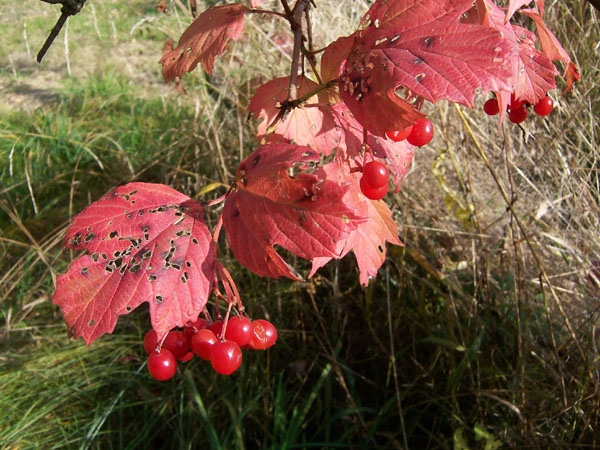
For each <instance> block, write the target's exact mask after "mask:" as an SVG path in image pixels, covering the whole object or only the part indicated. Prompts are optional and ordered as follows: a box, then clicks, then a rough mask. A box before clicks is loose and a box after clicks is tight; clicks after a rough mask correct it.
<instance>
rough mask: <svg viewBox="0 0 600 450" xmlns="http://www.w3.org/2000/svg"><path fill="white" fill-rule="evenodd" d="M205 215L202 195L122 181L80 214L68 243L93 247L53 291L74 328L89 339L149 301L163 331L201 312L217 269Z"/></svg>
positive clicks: (152, 315) (153, 318)
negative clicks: (198, 199) (197, 197)
mask: <svg viewBox="0 0 600 450" xmlns="http://www.w3.org/2000/svg"><path fill="white" fill-rule="evenodd" d="M202 215H203V209H202V207H201V206H200V204H199V203H197V202H195V201H193V200H192V199H190V198H189V197H187V196H186V195H184V194H181V193H179V192H177V191H175V190H174V189H172V188H170V187H168V186H164V185H161V184H150V183H130V184H127V185H125V186H121V187H118V188H117V189H115V190H114V191H113V192H112V193H111V194H109V195H106V196H105V197H103V198H102V199H100V200H98V201H97V202H95V203H93V204H91V205H90V206H89V207H87V208H86V209H85V210H83V211H82V212H81V213H80V214H78V215H77V216H76V217H75V219H74V220H73V224H72V225H71V226H70V227H69V229H68V231H67V235H66V238H65V246H66V247H69V248H73V249H80V250H87V252H88V254H86V255H84V256H81V257H79V258H78V259H76V260H75V261H74V262H73V264H72V265H71V266H70V267H69V270H68V271H67V273H65V274H63V275H60V276H59V277H58V280H57V288H56V292H55V293H54V297H53V299H52V301H53V303H54V304H56V305H59V306H60V307H61V308H62V311H63V316H64V319H65V322H66V323H67V326H68V328H69V331H70V334H71V335H73V336H75V337H79V336H82V337H83V339H84V340H85V342H86V344H88V345H89V344H91V343H92V342H93V341H94V340H95V339H96V338H98V337H99V336H101V335H102V334H104V333H111V332H112V331H113V330H114V328H115V325H116V323H117V319H118V317H119V315H122V314H128V313H130V312H131V311H133V310H134V309H135V308H137V307H138V306H139V305H140V304H142V303H143V302H148V303H149V305H150V318H151V322H152V327H153V328H154V330H155V331H156V333H157V334H158V336H159V337H162V336H163V335H165V334H166V333H167V332H168V331H169V330H170V329H172V328H173V327H176V326H179V327H182V326H184V325H185V324H186V323H187V322H188V321H189V320H195V319H196V318H197V317H198V314H199V313H200V311H201V310H202V309H203V308H204V306H205V304H206V301H207V299H208V295H209V293H210V289H211V283H212V280H213V271H214V268H213V251H212V249H211V235H210V232H209V230H208V228H207V227H206V225H205V224H204V221H203V217H202Z"/></svg>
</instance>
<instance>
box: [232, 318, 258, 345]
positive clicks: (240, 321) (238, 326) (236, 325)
mask: <svg viewBox="0 0 600 450" xmlns="http://www.w3.org/2000/svg"><path fill="white" fill-rule="evenodd" d="M251 337H252V323H251V322H250V319H248V318H247V317H243V316H235V317H232V318H231V319H229V321H228V322H227V329H226V330H225V339H228V340H230V341H233V342H235V343H236V344H237V345H239V346H240V347H241V346H243V345H246V344H247V343H248V342H249V341H250V338H251Z"/></svg>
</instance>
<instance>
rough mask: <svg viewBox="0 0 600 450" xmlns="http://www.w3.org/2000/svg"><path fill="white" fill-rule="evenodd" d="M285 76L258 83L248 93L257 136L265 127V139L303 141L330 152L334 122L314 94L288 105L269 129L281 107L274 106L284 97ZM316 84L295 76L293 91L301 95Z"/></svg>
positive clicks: (333, 145)
mask: <svg viewBox="0 0 600 450" xmlns="http://www.w3.org/2000/svg"><path fill="white" fill-rule="evenodd" d="M289 84H290V79H289V77H283V78H276V79H274V80H272V81H269V82H268V83H266V84H264V85H262V86H261V87H259V88H258V89H257V90H256V93H255V94H254V95H253V96H252V99H251V100H250V104H249V105H248V110H249V111H250V112H251V113H253V114H254V115H255V116H256V117H257V118H258V119H259V120H260V119H262V121H261V123H260V124H259V125H258V134H257V136H256V138H257V139H258V140H260V139H262V138H264V137H265V135H266V133H267V132H268V131H272V132H273V135H272V136H269V137H268V139H269V142H276V141H278V140H281V139H282V138H283V139H285V140H287V141H289V142H293V143H294V144H298V145H306V146H308V147H311V148H312V149H313V150H316V151H317V152H319V153H322V154H324V155H326V156H328V155H330V154H331V153H332V151H333V150H335V148H336V147H337V145H338V142H339V138H336V136H339V132H338V131H337V130H335V123H334V121H333V117H332V115H331V110H330V107H329V103H328V102H327V100H326V99H322V100H321V103H319V101H320V100H319V98H318V96H316V95H315V96H314V97H312V98H311V99H309V100H307V102H306V103H305V104H303V105H300V106H298V107H296V108H294V109H292V110H291V111H290V112H289V113H288V114H287V116H286V117H285V118H284V120H281V121H280V122H279V123H278V124H277V126H276V127H275V129H274V130H269V126H270V124H271V123H272V122H273V120H275V118H276V117H277V115H278V114H279V113H280V111H281V109H280V108H278V106H279V105H280V104H281V103H282V102H283V101H285V100H287V98H288V87H289ZM318 87H319V85H318V84H317V83H315V82H314V81H312V80H310V79H308V78H306V77H304V76H299V77H298V82H297V95H298V97H301V96H303V95H305V94H308V93H310V92H312V91H314V90H315V89H317V88H318Z"/></svg>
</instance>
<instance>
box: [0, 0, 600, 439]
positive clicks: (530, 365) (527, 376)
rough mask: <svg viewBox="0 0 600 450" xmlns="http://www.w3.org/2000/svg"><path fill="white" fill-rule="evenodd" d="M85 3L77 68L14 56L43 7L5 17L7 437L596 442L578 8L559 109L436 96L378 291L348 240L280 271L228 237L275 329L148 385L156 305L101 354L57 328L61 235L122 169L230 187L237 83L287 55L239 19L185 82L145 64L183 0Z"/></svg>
mask: <svg viewBox="0 0 600 450" xmlns="http://www.w3.org/2000/svg"><path fill="white" fill-rule="evenodd" d="M13 3H15V2H13ZM88 3H90V2H88ZM92 3H94V5H95V6H94V7H95V12H94V14H95V16H96V22H97V23H96V25H97V27H96V26H95V25H94V17H93V14H92V11H91V8H88V5H87V4H86V8H85V9H84V11H83V12H82V13H81V15H79V16H76V17H75V18H73V20H72V23H71V25H70V28H69V41H68V43H69V49H70V54H69V58H70V59H69V63H70V68H71V76H69V74H68V70H67V67H66V57H65V54H64V50H63V48H64V41H63V35H61V36H60V37H59V39H58V40H57V42H56V43H55V46H54V47H53V48H52V49H51V51H50V52H49V54H48V55H47V60H46V61H45V63H44V64H43V65H42V66H39V67H38V66H36V65H35V64H32V63H31V62H30V61H29V62H28V59H27V57H26V55H27V51H26V48H25V42H24V38H23V28H22V23H23V21H27V33H28V42H29V46H30V48H31V49H30V50H31V53H35V51H37V45H38V44H39V43H40V42H41V41H42V40H43V39H44V38H45V33H47V31H48V30H49V28H50V27H51V26H52V25H53V22H54V20H55V14H54V9H52V7H51V6H50V5H44V8H41V7H39V6H38V5H37V2H34V1H29V2H23V6H21V7H13V8H12V10H11V11H10V14H7V15H3V17H2V18H1V19H0V35H2V36H3V38H4V37H6V42H7V45H4V46H3V47H2V49H0V87H2V88H3V89H2V90H1V91H0V104H2V105H3V106H1V107H0V314H1V315H0V317H1V318H0V323H2V325H3V328H2V330H0V331H2V335H1V336H0V338H1V340H0V447H2V448H8V449H20V450H21V449H30V448H31V449H34V448H44V449H46V448H91V449H105V448H109V449H112V448H115V449H117V448H119V449H121V448H131V449H133V448H166V449H171V448H172V449H181V448H214V449H219V448H223V449H229V448H248V449H253V448H271V449H283V448H286V449H300V448H364V449H371V448H390V449H392V448H394V449H395V448H403V447H404V446H405V445H408V447H409V448H424V449H425V448H430V449H437V448H440V449H446V448H454V449H464V448H469V449H479V448H481V449H484V448H485V449H492V448H499V447H500V446H502V447H501V448H526V447H535V448H561V447H562V448H578V447H583V448H586V447H594V446H597V445H598V442H597V431H596V430H597V428H598V426H599V425H600V423H599V420H598V411H599V409H598V402H599V400H600V397H599V396H598V380H597V373H596V372H597V370H596V367H597V362H598V357H599V353H598V350H597V343H596V341H597V339H596V338H597V327H598V323H599V322H598V321H599V311H598V307H597V299H598V293H599V291H598V289H597V288H595V287H594V285H593V283H592V282H591V281H590V280H589V279H588V275H589V273H590V268H591V265H592V263H593V261H595V260H600V246H599V245H598V242H599V238H600V236H599V235H598V234H599V232H600V224H599V223H598V220H599V217H600V205H599V203H598V199H599V197H600V195H599V188H598V186H599V184H598V183H599V182H598V179H599V178H598V171H599V164H598V162H599V161H600V158H599V156H598V149H597V142H598V130H599V128H598V119H597V118H598V117H599V111H598V105H599V104H600V90H599V89H598V84H597V80H598V79H599V70H600V61H599V59H598V56H597V52H594V51H593V48H594V46H595V45H596V43H597V42H598V40H599V34H598V28H597V14H596V13H595V12H592V10H591V8H590V7H589V6H587V7H583V6H581V5H579V4H577V6H576V5H575V3H574V2H567V3H566V4H565V5H563V4H554V5H548V6H547V12H546V14H547V16H548V20H549V22H550V26H551V28H552V29H553V30H555V31H556V32H557V35H558V36H559V39H560V40H561V41H562V42H564V43H565V45H566V47H567V50H568V51H569V52H570V53H571V54H572V55H576V57H577V62H578V64H579V66H580V67H581V68H582V73H583V78H582V81H581V82H580V83H578V85H577V86H576V88H575V90H574V91H573V92H572V93H570V94H568V95H567V96H565V97H561V98H560V99H559V107H558V109H557V110H556V111H554V112H553V114H552V115H551V116H550V118H549V119H548V120H541V119H532V120H528V122H527V123H526V128H527V130H528V131H529V132H530V133H531V134H530V135H529V136H527V141H525V140H524V139H523V135H522V134H521V132H520V130H519V129H518V128H516V127H509V126H507V127H505V129H504V130H503V131H502V132H501V133H500V134H497V132H496V129H497V123H496V122H495V121H494V120H489V119H487V118H484V117H483V114H482V112H481V108H479V110H474V111H472V112H467V111H464V110H461V112H462V113H463V116H461V114H459V112H458V111H457V110H455V109H454V108H453V107H450V106H448V105H446V104H440V105H436V106H430V107H429V112H430V115H431V117H432V120H433V121H434V123H435V126H436V138H435V139H434V141H433V142H432V144H431V145H429V146H427V147H424V148H422V149H420V151H419V152H418V154H417V155H416V162H415V168H414V170H413V171H412V172H411V173H410V174H409V175H408V177H407V179H406V181H405V183H404V185H403V187H402V190H401V192H400V193H399V194H398V195H397V196H395V197H389V198H388V200H389V201H390V203H391V204H392V206H393V209H394V214H395V217H396V219H397V221H398V223H399V225H400V230H401V232H400V234H401V236H400V237H401V239H402V240H403V242H405V243H406V246H405V247H397V248H390V249H388V261H387V263H386V265H385V266H384V267H383V268H382V269H381V271H380V274H379V275H378V276H377V278H376V279H375V280H374V281H373V282H372V283H371V285H370V286H369V287H368V288H366V289H363V288H361V287H360V286H359V285H358V273H357V269H356V264H355V262H354V260H353V259H352V257H351V256H349V257H347V258H345V259H344V260H341V261H337V262H331V263H330V264H328V265H327V266H326V267H325V268H323V269H321V270H320V271H319V272H318V273H317V275H316V276H315V277H314V278H313V279H312V280H310V281H308V282H305V283H293V282H290V281H285V280H271V279H261V278H259V277H256V276H254V275H252V274H250V273H249V272H248V271H246V270H244V269H243V268H240V267H239V265H238V264H237V263H236V262H235V261H234V260H233V258H232V256H231V254H230V252H229V251H228V250H227V248H226V247H225V245H223V246H222V248H221V250H220V252H221V255H222V256H221V258H222V262H223V264H224V265H225V266H226V267H228V269H229V270H230V271H231V272H232V275H233V277H234V279H235V280H236V283H237V284H238V286H239V287H240V289H241V293H242V296H243V300H244V304H245V305H246V307H247V309H248V311H249V312H250V314H251V315H253V316H255V317H266V318H267V319H269V320H271V321H272V322H273V323H275V324H276V326H277V328H278V330H279V341H278V343H277V345H276V346H275V347H273V348H272V349H270V350H268V351H265V352H245V353H244V363H243V364H242V367H241V369H240V370H239V371H238V372H236V373H235V374H234V375H232V376H230V377H223V376H219V375H217V374H216V373H214V371H213V370H212V369H211V368H210V367H209V365H208V363H206V362H203V361H199V360H198V359H197V358H196V359H194V360H192V361H190V362H189V363H186V364H181V365H180V368H179V369H178V373H177V375H176V376H175V378H174V379H172V380H170V381H168V382H164V383H160V382H156V381H154V380H152V379H151V377H150V376H149V375H148V374H147V370H146V368H145V365H144V361H145V355H144V353H143V349H142V345H141V342H142V339H143V336H144V334H145V332H146V331H147V329H148V328H149V318H148V313H147V307H146V306H145V305H143V306H142V307H140V308H139V311H138V310H136V311H135V312H133V313H132V314H130V315H128V316H124V317H122V318H121V319H120V320H119V322H118V324H117V328H116V330H115V333H114V334H112V335H110V336H103V337H102V338H100V339H99V340H97V341H96V342H94V344H93V345H91V346H90V347H86V346H85V345H84V344H83V343H82V342H81V340H77V341H72V342H70V341H69V340H68V339H67V336H66V330H65V329H64V325H63V322H62V318H61V315H60V311H59V310H58V309H57V308H56V307H54V306H53V305H52V304H51V303H50V299H51V296H52V293H53V291H54V280H55V277H56V275H58V274H60V273H62V272H64V271H65V270H66V268H67V266H68V264H69V263H70V261H71V260H72V258H73V257H74V256H76V255H74V254H72V252H69V251H65V250H61V248H60V243H61V239H62V236H63V235H64V231H65V229H66V227H67V226H68V224H69V222H70V219H71V218H72V217H73V216H74V215H75V214H77V213H78V212H79V211H81V210H82V209H83V208H84V207H85V206H86V205H87V204H89V203H90V202H91V201H93V200H95V199H97V198H98V197H99V196H100V195H102V194H103V193H105V192H107V191H109V190H110V189H112V188H113V187H114V186H116V185H119V184H123V183H126V182H129V181H133V180H136V181H146V182H157V183H166V184H169V185H171V186H173V187H174V188H176V189H178V190H180V191H182V192H185V193H187V194H188V195H190V196H197V197H198V198H201V199H206V198H212V197H213V196H216V195H218V194H219V193H222V192H224V188H222V187H218V188H217V190H215V191H210V192H207V193H205V194H202V195H197V194H198V192H200V191H201V189H202V187H203V186H206V185H209V184H210V183H215V182H221V183H227V182H228V181H229V180H230V179H231V178H230V174H231V173H233V172H234V171H235V168H236V167H237V163H238V162H239V160H240V158H242V157H243V156H244V155H247V154H248V153H249V152H250V151H251V150H252V148H253V146H254V145H255V143H254V140H253V139H254V138H253V137H252V126H253V125H252V124H249V123H247V122H246V110H245V105H247V102H248V98H249V95H251V93H252V89H253V88H252V87H251V86H254V85H255V83H249V82H248V80H250V79H251V78H253V77H255V76H256V75H257V74H261V76H262V77H263V78H264V79H265V80H266V79H267V77H272V76H281V75H282V74H284V73H285V71H286V69H285V67H286V64H287V60H286V58H285V56H284V55H283V53H282V52H278V51H275V52H270V53H267V55H266V56H264V58H263V59H261V57H259V55H260V54H262V50H263V49H266V48H267V47H268V46H269V43H268V40H267V38H271V39H273V38H275V37H277V36H278V33H279V32H280V30H279V29H278V28H277V25H276V23H271V22H265V23H260V22H259V21H258V19H255V18H254V17H252V18H251V19H249V21H250V20H256V23H255V24H256V25H260V26H261V27H262V29H263V30H264V31H263V32H260V33H259V32H258V31H257V27H255V26H254V25H252V24H250V22H248V25H247V30H248V37H247V40H248V41H247V42H240V43H236V44H235V45H233V46H230V52H229V53H227V54H226V55H225V56H224V57H223V58H220V59H219V60H218V62H217V66H216V68H215V74H214V75H213V76H210V77H209V76H204V75H200V74H194V75H190V76H188V77H187V78H186V79H185V80H184V85H185V87H186V89H187V91H188V95H187V96H185V97H183V96H180V95H179V94H177V93H176V91H175V89H174V88H173V87H171V86H166V85H164V84H163V83H162V82H161V81H160V79H159V66H158V64H157V63H156V61H157V60H158V57H159V55H160V48H161V47H162V42H163V40H164V39H166V37H176V36H177V33H178V32H180V31H181V29H182V28H183V26H184V24H185V23H186V19H185V17H184V15H183V13H181V12H180V11H179V9H178V8H177V7H176V5H174V4H170V6H171V7H172V11H171V14H170V15H168V16H162V15H159V14H158V13H156V12H154V10H153V5H150V4H148V3H147V2H142V1H135V2H128V3H127V4H126V5H125V3H123V2H117V1H116V0H115V1H110V2H102V3H98V2H92ZM267 3H268V2H267ZM318 3H319V8H318V10H317V14H319V15H320V16H322V17H336V18H337V19H339V20H338V21H339V26H340V28H343V29H344V30H346V31H348V30H351V29H352V27H353V26H355V25H356V21H357V18H358V17H360V11H361V10H362V6H361V5H360V3H361V2H346V6H347V8H346V13H347V16H343V17H342V16H341V15H340V14H341V13H340V11H339V10H338V8H337V5H333V4H330V3H331V2H324V3H323V2H318ZM15 4H16V3H15ZM33 5H36V7H37V8H36V10H35V12H34V11H33V10H32V9H30V8H29V7H30V6H31V7H32V6H33ZM90 5H91V3H90ZM13 6H14V5H13ZM50 11H52V13H50ZM144 16H146V17H148V21H147V23H144V24H140V25H139V26H138V27H137V28H136V29H135V30H134V33H133V34H130V32H131V30H132V28H133V26H134V25H135V24H136V23H138V21H139V20H140V18H141V17H144ZM79 19H81V20H79ZM337 19H336V20H337ZM316 23H318V22H316ZM327 23H332V22H331V21H328V22H327ZM96 28H97V30H98V31H96ZM333 28H335V27H330V28H328V29H327V30H324V31H322V32H321V31H319V32H317V37H318V38H320V39H323V40H325V41H326V40H327V39H331V38H332V37H333V36H334V32H335V30H334V29H333ZM573 33H575V35H574V34H573ZM98 34H99V36H98ZM329 34H331V36H329ZM82 35H83V36H86V37H87V38H86V39H78V37H79V36H82ZM248 48H250V50H248ZM3 100H6V101H3ZM480 100H481V104H482V103H483V99H480ZM39 105H41V108H39V109H36V108H35V107H36V106H39ZM479 106H481V105H479ZM478 145H479V148H478ZM484 156H485V157H486V158H487V160H488V161H489V164H487V163H486V162H485V161H484V158H483V157H484ZM494 177H496V179H497V180H498V183H499V185H500V186H501V188H502V190H504V192H506V193H507V195H508V199H509V201H510V200H511V199H512V200H513V203H512V205H511V206H512V210H511V209H510V208H509V207H508V205H507V202H506V200H505V199H504V198H503V196H502V194H501V190H500V187H499V185H498V184H497V183H496V182H495V181H494ZM218 212H219V211H218V210H209V211H208V216H207V220H208V222H209V223H210V224H214V221H215V219H216V217H217V214H218ZM295 265H296V266H297V267H299V269H300V270H303V271H306V270H307V269H308V266H307V265H306V264H304V265H303V263H302V262H301V261H296V262H295ZM540 279H542V281H543V282H542V284H541V285H540Z"/></svg>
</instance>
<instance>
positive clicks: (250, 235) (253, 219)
mask: <svg viewBox="0 0 600 450" xmlns="http://www.w3.org/2000/svg"><path fill="white" fill-rule="evenodd" d="M319 160H320V158H319V155H318V154H317V153H316V152H314V151H313V150H312V149H310V148H309V147H305V146H297V145H290V144H265V145H262V146H260V147H258V148H257V149H256V150H255V151H254V152H252V153H251V154H250V155H249V156H248V157H247V158H246V159H244V161H242V163H241V164H240V166H239V168H238V170H237V175H236V185H235V189H234V190H233V191H232V192H231V193H230V195H229V196H228V197H227V200H226V202H225V207H224V209H223V225H224V227H225V232H226V234H227V240H228V242H229V246H230V247H231V250H232V251H233V254H234V255H235V257H236V259H237V260H238V261H239V262H240V264H242V265H243V266H245V267H246V268H248V269H250V270H251V271H252V272H254V273H256V274H257V275H259V276H270V277H273V278H278V277H280V276H285V277H288V278H292V279H296V280H298V279H300V277H299V276H298V275H297V274H295V273H294V271H293V269H292V268H291V267H290V266H289V265H288V264H287V263H286V262H285V261H284V260H283V258H281V256H280V255H279V254H278V253H277V252H276V250H275V249H274V248H273V247H274V246H275V245H279V246H281V247H283V248H284V249H286V250H288V251H290V252H291V253H293V254H295V255H297V256H300V257H301V258H304V259H308V260H312V259H314V258H318V257H322V256H327V257H337V256H338V253H339V245H338V243H339V242H340V241H341V240H343V239H345V238H346V237H348V235H349V234H350V233H351V232H352V231H353V230H355V229H356V228H357V227H358V225H359V223H361V222H362V221H364V218H363V217H362V216H360V215H358V214H356V212H355V208H354V207H353V205H349V204H347V203H345V202H344V201H343V198H344V195H345V193H346V191H347V190H348V189H349V187H350V186H349V185H348V184H347V183H336V182H333V181H331V180H327V179H323V178H319V177H318V176H316V175H315V174H311V173H308V172H307V170H309V169H311V168H312V167H314V166H316V164H317V163H318V162H319Z"/></svg>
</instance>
